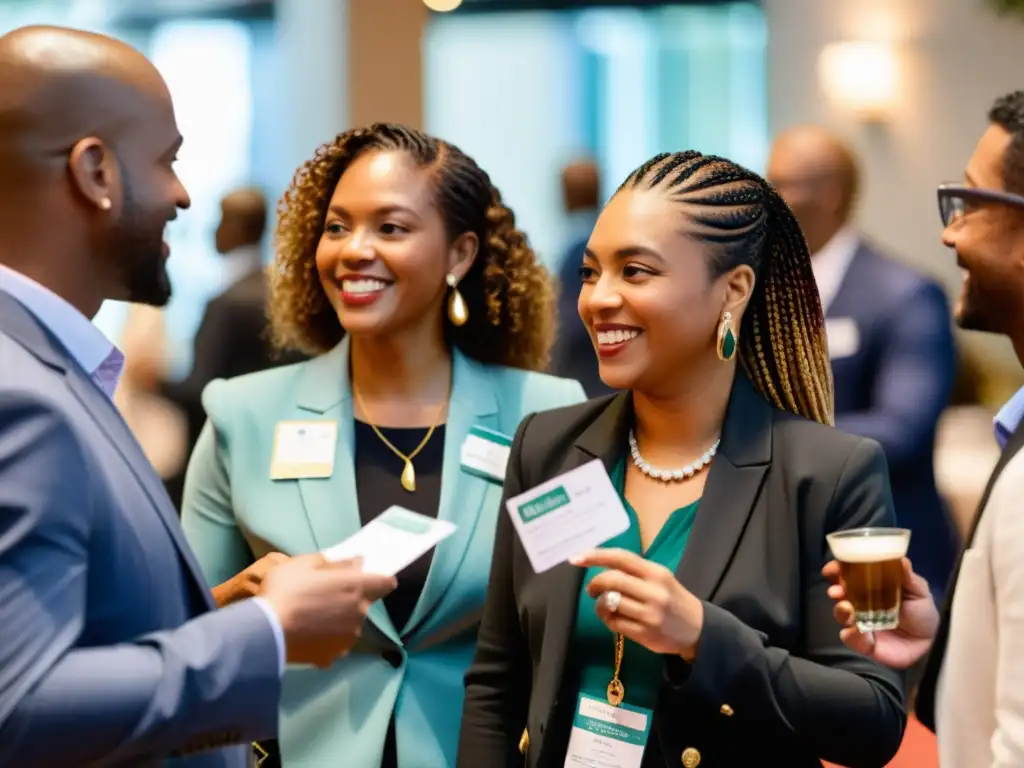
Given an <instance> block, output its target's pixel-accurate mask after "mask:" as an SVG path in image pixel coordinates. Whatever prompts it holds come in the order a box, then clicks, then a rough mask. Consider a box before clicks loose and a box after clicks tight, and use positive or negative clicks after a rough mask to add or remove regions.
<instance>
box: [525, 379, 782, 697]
mask: <svg viewBox="0 0 1024 768" xmlns="http://www.w3.org/2000/svg"><path fill="white" fill-rule="evenodd" d="M606 402H607V406H606V407H605V409H604V410H603V411H601V412H600V414H599V415H598V416H597V418H595V419H594V421H593V422H592V423H591V424H590V426H589V427H587V428H586V430H584V432H583V433H582V434H581V435H580V437H579V439H578V440H577V441H576V445H575V450H576V453H575V455H574V456H573V457H572V458H571V459H570V461H568V462H566V465H565V466H564V467H563V468H562V471H569V470H571V469H574V468H575V467H578V466H582V465H583V464H586V463H587V462H588V461H592V460H593V459H595V458H596V459H600V460H601V462H602V463H603V464H604V466H605V469H606V470H607V471H608V472H609V474H610V473H611V471H612V470H613V469H614V468H615V464H616V463H617V462H618V461H621V460H622V457H623V456H624V455H625V454H626V445H627V443H628V434H629V428H630V426H631V425H632V423H633V401H632V396H631V395H630V393H629V392H620V393H618V394H616V395H612V396H610V397H608V398H607V401H606ZM771 420H772V409H771V406H769V405H768V404H767V403H766V402H765V401H764V399H763V398H762V397H761V395H760V394H758V393H757V392H756V391H755V390H754V388H753V385H752V384H751V383H750V382H749V381H748V380H747V379H746V377H745V376H743V375H742V374H737V376H736V381H735V384H734V385H733V390H732V394H731V396H730V399H729V406H728V409H727V411H726V416H725V423H724V425H723V431H722V442H721V445H720V446H719V450H718V455H717V456H716V458H715V461H714V463H713V464H712V465H711V469H710V470H709V471H710V474H709V475H708V480H707V485H706V486H705V489H704V496H703V498H702V499H701V504H700V512H699V513H698V515H697V520H696V522H695V524H694V530H693V532H692V533H691V535H690V541H689V543H688V545H687V547H686V550H685V552H684V555H683V559H682V561H681V562H680V565H679V570H678V571H677V572H676V577H677V578H678V579H679V580H680V582H681V583H682V584H684V585H685V586H686V587H687V588H688V589H690V590H691V591H692V592H693V593H694V594H695V595H697V596H698V597H699V598H701V599H702V600H710V599H711V598H712V597H713V596H714V591H715V588H716V587H717V585H718V583H719V581H721V578H722V576H723V575H724V574H725V571H726V568H727V567H728V565H729V561H730V560H731V559H732V555H733V552H734V551H735V549H736V546H737V544H738V543H739V539H740V536H741V535H742V533H743V529H744V528H745V527H746V523H747V520H748V519H749V518H750V514H751V512H752V511H753V508H754V503H755V502H756V500H757V496H758V492H759V490H760V488H761V484H762V482H763V480H764V476H765V473H766V472H767V469H768V465H769V463H770V462H771V454H772V450H771V437H772V435H771ZM583 575H584V574H583V569H581V568H577V567H575V566H572V565H568V564H562V565H559V566H556V567H555V568H552V569H551V570H550V571H548V572H547V573H545V574H542V575H541V576H540V577H539V578H540V579H542V580H543V587H542V589H543V592H544V594H546V595H549V598H548V609H547V611H546V613H545V616H546V619H545V626H544V641H543V642H544V645H543V648H542V649H541V655H542V656H543V658H544V659H545V664H544V675H543V676H542V677H541V678H540V680H539V682H538V686H539V687H542V688H541V689H540V690H538V692H537V696H538V704H539V707H538V711H539V712H548V711H549V710H550V708H551V706H553V704H554V702H555V699H556V697H557V695H558V688H559V685H560V683H561V680H562V676H563V672H564V667H565V659H566V655H567V653H568V649H569V641H570V639H571V637H572V631H573V624H574V622H575V619H576V611H577V608H578V604H579V594H580V589H581V587H582V584H583Z"/></svg>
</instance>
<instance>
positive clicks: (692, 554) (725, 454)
mask: <svg viewBox="0 0 1024 768" xmlns="http://www.w3.org/2000/svg"><path fill="white" fill-rule="evenodd" d="M771 459H772V409H771V406H770V405H768V403H766V402H765V401H764V399H763V398H762V397H761V395H760V394H758V392H757V391H755V390H754V387H753V385H752V384H751V383H750V382H749V381H748V380H747V378H746V376H744V375H743V374H742V373H737V375H736V380H735V383H734V384H733V388H732V394H731V395H730V397H729V405H728V408H727V409H726V413H725V423H724V424H723V425H722V440H721V444H720V445H719V448H718V453H717V455H716V456H715V460H714V461H713V462H712V464H711V469H709V470H708V478H707V482H706V483H705V486H704V494H703V496H702V497H701V500H700V508H699V510H698V512H697V519H696V520H695V521H694V524H693V531H692V532H691V533H690V538H689V540H688V541H687V544H686V549H685V550H684V551H683V558H682V560H681V561H680V563H679V568H678V569H677V570H676V578H678V579H679V582H680V583H681V584H682V585H683V586H685V587H686V588H687V589H689V590H690V591H691V592H693V594H694V595H696V596H697V597H698V598H700V599H701V600H711V598H712V597H714V593H715V589H716V588H717V587H718V583H719V582H720V581H721V579H722V576H724V575H725V571H726V568H727V567H728V565H729V561H730V560H731V559H732V555H733V552H734V551H735V549H736V546H737V544H738V543H739V540H740V536H741V535H742V534H743V529H744V528H745V527H746V525H747V521H748V520H749V519H750V514H751V512H753V510H754V503H755V502H756V501H757V496H758V493H759V491H760V489H761V484H762V482H763V481H764V477H765V473H766V472H767V471H768V465H769V464H770V463H771Z"/></svg>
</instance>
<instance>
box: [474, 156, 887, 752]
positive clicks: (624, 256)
mask: <svg viewBox="0 0 1024 768" xmlns="http://www.w3.org/2000/svg"><path fill="white" fill-rule="evenodd" d="M809 258H810V257H809V255H808V252H807V247H806V245H805V243H804V240H803V237H802V235H801V233H800V229H799V227H798V225H797V223H796V221H795V219H794V218H793V215H792V214H791V212H790V211H789V209H788V208H787V207H786V205H785V203H783V202H782V200H781V199H780V197H779V196H778V194H777V193H776V192H775V191H774V190H773V189H772V188H771V187H770V186H769V185H768V184H767V183H766V182H765V181H764V180H763V179H761V178H760V177H759V176H757V175H756V174H754V173H751V172H750V171H747V170H746V169H744V168H741V167H739V166H737V165H736V164H734V163H732V162H730V161H728V160H725V159H722V158H719V157H710V156H702V155H701V154H699V153H697V152H685V153H678V154H671V155H658V156H657V157H655V158H653V159H652V160H650V161H649V162H647V163H645V164H644V165H642V166H641V167H640V168H638V169H637V170H636V171H635V172H634V173H633V174H631V175H630V176H629V178H628V179H626V181H625V183H623V185H622V186H621V187H620V188H619V190H618V191H617V192H616V194H615V195H614V196H613V197H612V199H611V200H610V201H609V203H608V205H607V206H606V207H605V209H604V210H603V211H602V213H601V216H600V218H599V219H598V222H597V225H596V227H595V229H594V231H593V234H592V235H591V238H590V241H589V243H588V246H587V249H586V251H585V255H584V258H583V263H582V266H581V269H580V275H581V277H582V283H583V285H582V290H581V292H580V297H579V312H580V316H581V318H582V319H583V322H584V324H585V325H586V326H587V328H588V329H589V331H590V335H591V338H592V340H593V342H594V346H595V348H596V350H597V354H598V356H599V358H600V371H601V378H602V379H603V380H604V382H605V383H606V384H608V385H609V386H611V387H613V388H616V389H620V390H623V391H622V392H620V393H619V394H616V395H612V396H609V397H606V398H602V399H598V400H591V401H589V402H587V403H584V404H581V405H579V404H578V405H573V406H569V407H565V408H561V409H558V410H553V411H548V412H546V413H539V414H536V415H533V416H529V417H527V418H526V419H525V420H524V421H523V423H522V424H521V425H520V427H519V429H518V431H517V432H516V436H515V439H514V441H513V444H512V455H511V457H510V459H509V464H508V467H509V469H508V474H507V476H506V479H505V494H506V495H507V496H513V495H516V494H518V493H521V492H522V491H524V490H526V489H529V488H531V487H533V486H536V485H538V484H540V483H543V482H544V481H546V480H549V479H551V478H554V477H556V476H558V475H560V474H562V473H563V472H566V471H569V470H572V469H574V468H576V467H579V466H582V465H584V464H586V463H588V462H592V461H594V460H595V459H597V460H600V461H601V462H603V464H604V466H605V468H606V469H607V471H608V473H609V475H610V476H611V478H612V482H613V485H614V487H615V489H616V491H617V492H618V494H619V496H620V498H621V500H622V503H623V506H624V507H625V509H626V512H627V513H628V517H629V520H630V526H629V528H628V530H626V531H625V532H624V533H622V534H621V535H619V536H617V537H616V538H614V539H612V540H611V541H609V542H607V543H606V544H605V545H604V546H603V547H601V548H599V549H596V550H593V551H590V552H585V553H581V554H580V555H579V556H578V557H576V558H574V559H573V561H572V562H571V563H566V564H563V565H560V566H556V567H555V568H552V569H550V570H548V571H545V572H543V573H541V574H536V573H534V572H533V570H532V568H531V566H530V562H529V560H528V558H527V556H526V553H525V551H524V549H523V547H522V545H521V543H520V542H519V541H518V540H517V539H516V537H515V536H514V533H513V528H512V525H511V523H510V521H509V520H508V519H507V517H502V518H501V519H500V520H499V523H498V533H497V538H496V543H495V553H494V558H493V564H492V571H491V579H490V584H489V586H488V594H487V602H486V605H485V607H484V617H483V621H482V623H481V627H480V633H479V637H478V641H477V655H476V658H475V660H474V662H473V665H472V666H471V667H470V670H469V672H468V674H467V676H466V703H465V710H464V712H463V724H462V736H461V740H460V744H459V760H458V765H459V766H460V768H478V766H489V767H493V768H511V767H512V766H521V765H524V757H523V754H525V765H527V766H530V768H561V766H563V765H566V766H568V765H573V766H576V765H598V764H600V765H603V766H617V767H621V768H640V767H641V766H642V768H667V767H668V766H678V765H680V763H681V764H682V765H683V766H685V767H686V768H695V766H697V765H702V766H730V767H732V768H742V767H743V766H747V765H780V766H781V765H785V766H787V768H804V767H806V766H820V764H821V763H820V759H824V760H829V761H833V762H836V763H839V764H842V765H844V766H851V767H852V768H858V767H859V768H869V767H871V768H873V767H879V766H883V765H885V764H886V763H887V762H888V761H889V759H890V758H891V757H892V756H893V755H894V754H895V753H896V751H897V749H898V747H899V744H900V741H901V739H902V735H903V729H904V726H905V714H904V688H903V681H902V678H901V677H900V676H899V675H898V674H897V673H894V672H891V671H889V670H887V669H885V668H883V667H882V666H880V665H878V664H876V663H873V662H871V661H870V660H868V659H865V658H864V657H862V656H859V655H858V654H856V653H854V652H853V651H850V650H848V649H846V648H845V647H844V646H843V644H842V642H841V641H840V639H839V637H838V636H837V634H836V633H835V630H834V624H833V618H832V604H831V601H830V600H829V598H828V595H827V594H826V589H827V587H828V584H827V583H826V582H825V580H824V578H823V577H822V576H821V573H820V570H821V567H822V566H823V565H824V564H825V562H826V561H828V559H829V556H828V548H827V544H826V540H825V534H826V533H828V532H830V531H833V530H836V529H840V528H852V527H859V526H869V525H870V526H891V525H893V522H894V517H893V509H892V502H891V499H890V493H889V486H888V476H887V470H886V465H885V460H884V458H883V455H882V451H881V448H880V447H879V446H878V445H877V444H875V443H873V442H871V441H870V440H865V439H861V438H858V437H853V436H850V435H847V434H844V433H842V432H839V431H837V430H835V429H834V428H832V427H831V426H830V424H831V421H832V392H831V382H830V375H829V363H828V355H827V350H826V343H825V337H824V320H823V318H822V310H821V304H820V301H819V298H818V292H817V288H816V287H815V283H814V277H813V275H812V272H811V264H810V260H809ZM520 753H523V754H520Z"/></svg>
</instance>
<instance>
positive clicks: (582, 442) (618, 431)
mask: <svg viewBox="0 0 1024 768" xmlns="http://www.w3.org/2000/svg"><path fill="white" fill-rule="evenodd" d="M606 403H607V405H606V407H605V409H604V410H603V411H601V412H600V414H599V415H598V416H597V418H596V419H594V421H593V422H592V423H591V424H590V426H589V427H587V428H586V430H584V432H583V433H582V434H581V435H580V436H579V438H578V439H577V440H576V444H575V446H574V452H573V454H572V455H571V456H570V458H569V460H568V461H566V463H565V465H564V466H562V467H561V468H560V471H559V474H561V473H562V472H568V471H570V470H572V469H575V468H576V467H581V466H583V465H584V464H586V463H588V462H591V461H593V460H594V459H600V460H601V462H602V463H603V464H604V466H605V469H606V470H607V471H608V473H609V474H611V472H612V470H613V469H614V468H615V464H616V462H618V461H619V460H621V459H622V457H623V456H625V455H626V445H627V443H628V436H629V427H630V424H632V421H633V401H632V396H631V395H630V393H629V392H628V391H624V392H619V393H618V394H615V395H611V396H607V397H606ZM583 575H584V571H583V569H582V568H579V567H577V566H575V565H570V564H569V563H562V564H561V565H557V566H555V567H554V568H552V569H551V570H549V571H547V572H546V573H543V574H541V575H540V576H539V577H538V579H539V580H540V581H541V582H542V584H543V586H542V587H541V591H542V592H543V594H545V595H547V596H548V597H547V603H548V607H547V610H546V611H545V614H544V615H545V619H544V640H543V646H542V648H541V658H543V659H544V670H543V671H544V674H543V675H541V676H540V677H539V679H538V680H537V681H536V684H537V688H538V690H537V693H536V696H537V711H538V712H541V713H544V714H545V716H546V715H547V713H549V712H550V711H551V708H552V707H553V706H554V705H555V702H556V699H557V697H558V692H559V688H560V685H561V682H562V675H563V672H564V668H565V658H566V654H567V653H568V650H569V641H570V639H571V638H572V631H573V625H574V624H575V621H576V611H577V609H578V607H579V599H580V589H581V588H582V586H583Z"/></svg>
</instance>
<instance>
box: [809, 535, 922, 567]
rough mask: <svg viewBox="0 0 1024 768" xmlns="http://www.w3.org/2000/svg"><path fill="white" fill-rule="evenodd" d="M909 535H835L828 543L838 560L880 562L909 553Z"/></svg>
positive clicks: (846, 561)
mask: <svg viewBox="0 0 1024 768" xmlns="http://www.w3.org/2000/svg"><path fill="white" fill-rule="evenodd" d="M909 543H910V540H909V537H907V536H905V535H902V534H892V535H891V536H833V537H832V538H831V539H830V540H829V542H828V544H829V547H831V548H832V554H833V555H835V557H836V559H837V560H842V561H843V562H844V563H880V562H882V561H885V560H896V559H897V558H901V557H903V556H904V555H906V554H907V545H908V544H909Z"/></svg>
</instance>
